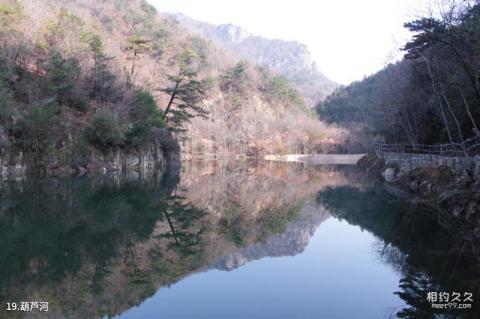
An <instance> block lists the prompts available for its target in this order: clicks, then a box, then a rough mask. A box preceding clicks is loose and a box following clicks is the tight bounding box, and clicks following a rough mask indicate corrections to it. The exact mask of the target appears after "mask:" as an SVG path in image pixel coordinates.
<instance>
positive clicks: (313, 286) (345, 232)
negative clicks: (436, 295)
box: [120, 218, 403, 319]
mask: <svg viewBox="0 0 480 319" xmlns="http://www.w3.org/2000/svg"><path fill="white" fill-rule="evenodd" d="M374 243H375V239H374V237H373V236H372V235H371V234H369V233H368V232H366V231H363V232H362V231H361V230H360V229H359V228H358V227H355V226H350V225H348V224H347V223H346V222H340V221H338V220H336V219H333V218H330V219H328V220H327V221H325V222H323V223H322V224H321V225H320V227H319V228H318V230H317V231H316V233H315V235H314V236H313V237H312V238H311V239H310V242H309V244H308V246H307V248H306V249H305V251H304V252H303V253H301V254H299V255H296V256H294V257H278V258H263V259H261V260H258V261H252V262H249V263H247V264H246V265H244V266H242V267H240V268H238V269H236V270H233V271H231V272H224V271H218V270H211V271H208V272H205V273H201V274H195V275H193V276H191V277H188V278H186V279H184V280H182V281H180V282H179V283H177V284H174V285H172V286H171V287H170V288H162V289H160V290H159V291H158V292H157V293H156V294H155V295H154V296H153V297H152V298H149V299H147V300H146V301H145V302H144V303H143V304H141V305H140V306H139V307H135V308H132V309H130V310H128V311H127V312H125V313H124V314H123V316H120V317H121V318H142V319H144V318H175V319H177V318H225V319H230V318H295V319H297V318H330V319H333V318H357V319H362V318H368V319H373V318H387V317H389V315H391V313H392V312H393V309H394V308H396V307H398V306H400V305H403V302H402V300H401V299H399V298H398V297H397V296H396V295H394V294H393V292H394V291H397V290H398V281H399V279H400V277H399V275H398V274H396V273H395V272H394V271H393V270H392V269H391V268H390V267H389V266H387V265H385V264H384V263H382V262H380V261H378V255H377V253H376V252H375V251H374V250H373V249H372V246H373V245H374ZM397 310H398V309H397Z"/></svg>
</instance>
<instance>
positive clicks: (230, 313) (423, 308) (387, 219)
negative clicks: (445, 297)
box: [0, 162, 480, 318]
mask: <svg viewBox="0 0 480 319" xmlns="http://www.w3.org/2000/svg"><path fill="white" fill-rule="evenodd" d="M0 185H1V189H0V227H1V235H0V265H1V267H0V296H1V300H2V303H3V305H2V310H1V311H0V318H30V317H31V318H110V317H115V318H395V317H402V318H457V317H462V318H475V317H476V315H478V310H477V307H476V306H477V305H476V301H477V299H478V298H479V297H480V296H479V282H478V278H479V276H478V275H479V266H478V263H477V262H476V261H475V258H474V257H473V256H471V255H470V254H469V249H468V247H467V244H466V243H464V242H462V241H460V240H458V239H457V238H456V236H455V235H454V233H453V232H452V230H451V229H449V227H448V226H447V225H444V223H442V221H441V220H438V219H437V218H436V217H435V216H436V214H435V212H434V211H433V210H432V209H428V208H425V207H420V206H418V205H413V204H409V203H407V202H405V201H402V200H399V199H396V198H394V197H392V196H390V195H389V194H387V193H385V192H384V191H383V190H382V188H381V187H379V186H378V185H376V183H374V182H373V181H371V180H368V179H367V178H366V176H364V174H363V173H361V172H360V171H358V170H357V169H356V167H354V166H313V165H304V164H297V163H274V162H255V163H247V164H235V165H230V166H215V165H209V164H198V165H193V164H192V165H186V166H185V167H184V168H183V169H182V172H181V173H180V174H179V175H178V174H177V175H175V174H161V173H158V174H153V175H152V176H123V177H119V176H102V177H82V178H69V179H52V178H45V179H27V180H24V181H17V182H3V183H2V184H0ZM431 291H436V292H441V291H445V292H450V293H452V292H461V293H462V294H463V293H464V292H469V293H472V294H473V300H474V302H473V304H472V306H473V308H472V309H468V310H463V311H459V310H439V309H432V307H431V303H430V302H429V301H428V300H427V298H426V297H427V293H428V292H431ZM21 301H48V302H49V311H48V312H47V313H40V312H30V313H27V312H19V311H15V312H7V311H5V303H6V302H21Z"/></svg>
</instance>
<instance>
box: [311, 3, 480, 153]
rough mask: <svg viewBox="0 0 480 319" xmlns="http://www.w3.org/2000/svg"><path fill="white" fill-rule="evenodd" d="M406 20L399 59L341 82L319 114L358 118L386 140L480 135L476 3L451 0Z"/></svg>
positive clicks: (479, 13)
mask: <svg viewBox="0 0 480 319" xmlns="http://www.w3.org/2000/svg"><path fill="white" fill-rule="evenodd" d="M441 11H442V12H441V13H440V14H439V15H432V16H426V17H421V18H418V19H416V20H414V21H411V22H408V23H406V24H405V27H406V28H407V29H408V30H409V31H411V32H412V33H413V37H412V40H411V41H410V42H408V43H407V44H406V45H405V46H404V47H403V48H402V50H403V51H404V52H405V56H404V59H403V60H402V61H400V62H397V63H395V64H390V65H388V66H387V67H386V68H384V69H383V70H381V71H379V72H378V73H376V74H374V75H371V76H369V77H367V78H365V79H364V80H362V81H358V82H354V83H352V84H350V85H349V86H346V87H343V88H340V89H338V90H337V91H336V92H334V93H333V94H332V95H331V96H329V97H328V98H327V100H326V101H324V102H322V103H319V104H318V105H317V107H316V109H317V112H318V114H319V115H320V116H321V118H323V119H326V120H327V121H329V122H337V123H341V124H343V125H349V126H350V125H355V124H354V123H357V124H360V125H362V126H364V127H365V131H366V132H367V134H368V135H369V136H370V137H371V136H377V137H380V139H382V140H384V141H386V142H388V143H410V144H418V143H420V144H435V143H453V142H455V143H459V142H463V141H465V140H467V139H469V138H472V137H475V136H478V135H479V125H480V4H479V3H478V2H477V3H474V2H472V1H453V2H451V3H450V4H449V5H448V6H447V7H443V9H442V10H441Z"/></svg>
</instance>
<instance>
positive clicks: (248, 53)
mask: <svg viewBox="0 0 480 319" xmlns="http://www.w3.org/2000/svg"><path fill="white" fill-rule="evenodd" d="M173 17H174V18H175V19H176V20H177V21H178V22H180V24H181V25H182V26H185V27H186V28H187V29H188V30H190V31H191V32H194V33H195V34H199V35H201V36H203V37H205V38H207V39H210V40H212V41H213V42H214V43H215V44H217V45H218V46H220V47H222V48H225V49H226V50H227V51H229V52H231V53H232V54H235V55H237V56H239V57H242V58H245V59H248V60H249V61H252V62H253V63H256V64H258V65H265V66H268V67H270V68H271V69H272V70H274V71H276V72H278V73H280V74H282V75H283V76H285V78H286V79H287V80H288V82H289V83H290V84H291V85H292V86H293V87H294V88H296V89H297V90H298V91H299V93H300V94H301V95H302V97H303V98H304V100H305V104H306V106H307V107H309V108H313V107H314V106H315V105H316V104H317V103H318V102H319V101H323V100H324V99H325V98H326V97H327V96H328V95H329V94H330V93H332V92H333V90H334V89H335V88H337V87H338V84H337V83H335V82H333V81H332V80H330V79H329V78H327V77H326V76H325V75H323V74H322V73H321V72H320V70H318V67H317V65H316V63H315V62H313V59H312V56H311V54H310V52H309V50H308V48H307V46H306V45H305V44H302V43H299V42H296V41H284V40H279V39H266V38H263V37H261V36H257V35H252V34H250V33H248V32H247V31H246V30H244V29H242V28H240V27H238V26H235V25H232V24H222V25H212V24H209V23H206V22H202V21H198V20H195V19H192V18H190V17H187V16H185V15H183V14H181V13H179V14H175V15H173Z"/></svg>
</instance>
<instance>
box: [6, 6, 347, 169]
mask: <svg viewBox="0 0 480 319" xmlns="http://www.w3.org/2000/svg"><path fill="white" fill-rule="evenodd" d="M0 41H1V43H2V50H1V51H0V148H1V149H2V156H0V161H1V162H2V164H1V166H2V167H4V166H5V167H7V166H9V167H10V166H12V165H13V166H14V167H21V168H22V169H23V168H24V167H25V165H26V166H32V165H35V166H40V167H61V168H65V167H72V166H74V167H77V168H79V167H80V168H82V170H83V169H84V168H86V169H87V170H88V167H87V166H88V164H89V163H91V162H92V161H94V160H95V161H99V162H102V161H106V160H107V159H108V161H109V162H110V163H111V165H110V166H108V165H107V166H108V167H102V169H103V168H106V169H108V168H111V167H112V166H115V167H116V166H118V165H119V164H118V162H119V158H120V161H121V160H122V157H123V158H125V154H126V153H131V152H139V150H145V152H143V151H142V153H141V154H142V155H139V156H141V157H142V156H143V157H142V158H144V159H140V160H138V159H128V160H126V161H125V160H124V161H123V164H122V165H123V166H129V165H130V166H134V165H140V164H141V163H145V162H148V161H154V160H155V159H156V158H158V157H159V156H162V154H160V153H168V152H171V151H172V150H173V151H175V150H176V149H177V148H178V147H177V148H176V147H175V143H176V142H175V140H176V141H179V142H180V143H181V144H182V146H183V147H182V151H183V155H185V157H192V156H194V155H195V156H196V155H198V156H207V155H208V156H212V157H217V158H218V157H227V156H231V155H232V154H233V155H238V154H240V155H243V156H245V155H258V154H262V153H265V152H287V151H288V152H294V151H300V150H305V149H306V147H310V146H313V147H315V145H319V144H322V143H332V141H335V139H336V138H337V137H338V136H337V135H335V134H337V132H336V130H335V129H329V128H328V127H327V126H326V125H322V124H321V123H319V122H318V121H317V120H316V119H315V117H314V116H313V115H312V114H310V113H309V112H307V111H306V110H305V107H304V102H303V99H302V98H301V96H300V95H299V93H298V92H297V91H296V90H295V89H294V88H292V87H291V86H290V84H289V83H288V82H287V81H286V80H285V79H284V78H283V77H282V76H279V75H277V74H275V73H273V72H272V71H270V70H269V69H268V68H265V67H256V66H254V65H251V64H249V63H247V62H242V61H240V60H239V59H238V58H236V57H234V56H232V55H230V54H228V53H226V52H224V51H223V50H221V49H219V48H217V47H215V45H213V44H212V43H210V42H208V41H207V40H204V39H203V38H201V37H199V36H197V35H194V34H191V33H189V32H188V31H187V30H185V29H184V28H182V27H181V26H180V25H178V23H176V21H174V20H173V19H172V18H171V17H169V16H162V15H159V14H158V13H157V11H156V10H155V9H154V8H153V7H152V6H151V5H150V4H148V3H147V2H146V1H142V0H134V1H126V0H107V1H101V2H98V1H93V0H75V1H60V0H58V1H57V0H54V1H46V0H40V1H21V0H1V1H0ZM158 148H160V149H158ZM119 151H120V152H121V154H119V153H118V152H119ZM112 152H115V154H114V156H113V155H112V156H110V157H109V156H108V154H111V153H112ZM135 154H137V153H135ZM163 155H165V154H163ZM134 157H135V158H137V157H138V156H137V155H135V156H134ZM139 162H140V163H139Z"/></svg>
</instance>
